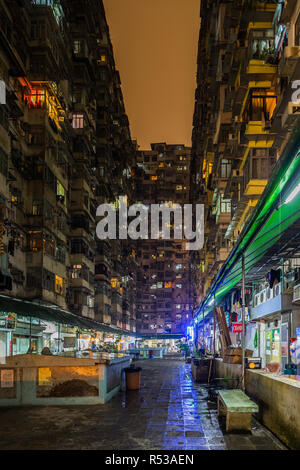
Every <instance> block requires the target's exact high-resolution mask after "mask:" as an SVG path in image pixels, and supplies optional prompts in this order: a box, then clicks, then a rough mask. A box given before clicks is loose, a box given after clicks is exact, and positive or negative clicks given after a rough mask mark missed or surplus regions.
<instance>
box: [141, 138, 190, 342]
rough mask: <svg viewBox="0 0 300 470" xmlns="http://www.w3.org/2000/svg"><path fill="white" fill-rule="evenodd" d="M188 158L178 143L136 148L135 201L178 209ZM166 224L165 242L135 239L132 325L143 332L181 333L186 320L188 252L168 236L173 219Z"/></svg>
mask: <svg viewBox="0 0 300 470" xmlns="http://www.w3.org/2000/svg"><path fill="white" fill-rule="evenodd" d="M190 158H191V149H190V148H187V147H185V146H184V145H170V144H166V143H155V144H151V150H147V151H139V152H138V155H137V170H136V185H137V188H136V189H137V200H138V201H140V202H141V203H142V204H144V205H146V206H148V207H150V205H151V204H164V203H168V204H170V207H172V206H173V204H180V206H181V207H182V208H183V207H184V204H188V203H189V198H190ZM170 222H171V223H170V229H171V232H170V240H162V239H160V240H153V239H152V240H150V239H149V240H140V241H139V245H138V251H137V259H138V262H139V266H140V268H139V269H138V274H137V327H138V330H139V331H140V332H141V333H143V334H146V335H147V334H148V335H149V334H150V335H151V334H152V335H153V334H158V335H159V334H164V333H165V334H166V333H167V334H170V333H171V334H183V335H185V333H186V327H187V325H189V323H190V321H191V307H192V305H191V300H190V252H189V251H187V250H186V240H185V239H184V238H183V239H178V240H176V239H174V233H173V229H174V219H173V220H172V219H170ZM161 223H162V220H161ZM149 230H150V228H149ZM149 238H150V234H149Z"/></svg>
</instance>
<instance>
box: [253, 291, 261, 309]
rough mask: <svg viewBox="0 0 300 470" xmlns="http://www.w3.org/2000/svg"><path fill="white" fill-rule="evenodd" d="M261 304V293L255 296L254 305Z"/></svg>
mask: <svg viewBox="0 0 300 470" xmlns="http://www.w3.org/2000/svg"><path fill="white" fill-rule="evenodd" d="M258 305H260V294H256V296H255V297H254V307H258Z"/></svg>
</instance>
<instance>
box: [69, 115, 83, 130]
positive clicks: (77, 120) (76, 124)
mask: <svg viewBox="0 0 300 470" xmlns="http://www.w3.org/2000/svg"><path fill="white" fill-rule="evenodd" d="M72 126H73V129H83V128H84V117H83V114H73V122H72Z"/></svg>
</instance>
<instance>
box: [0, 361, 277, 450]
mask: <svg viewBox="0 0 300 470" xmlns="http://www.w3.org/2000/svg"><path fill="white" fill-rule="evenodd" d="M138 364H139V365H140V366H141V367H142V369H143V370H142V381H141V385H142V386H141V390H140V391H136V392H127V393H125V392H120V393H119V394H118V395H117V396H116V397H115V398H113V399H112V400H111V401H110V402H109V403H108V404H106V405H97V406H76V407H75V406H69V407H65V406H64V407H57V406H56V407H36V408H17V409H12V408H10V409H0V449H105V450H126V449H128V450H134V449H148V450H160V449H163V450H202V449H203V450H225V449H232V450H240V449H241V450H243V449H244V450H279V449H284V448H285V447H284V446H283V445H282V444H281V443H280V442H279V441H278V440H277V439H276V438H275V437H274V436H273V435H272V434H271V433H270V432H269V431H267V430H266V429H265V428H264V427H263V426H261V425H260V424H259V423H257V422H256V421H255V420H253V429H252V433H251V434H226V433H225V431H224V423H222V422H219V419H218V416H217V406H216V402H215V401H214V400H212V399H211V398H210V396H211V395H209V389H208V387H207V386H202V385H198V384H195V383H193V380H192V377H191V372H190V368H191V366H190V365H189V364H185V363H184V362H183V361H182V360H178V359H177V360H170V359H168V360H166V359H153V360H145V361H141V362H139V363H138Z"/></svg>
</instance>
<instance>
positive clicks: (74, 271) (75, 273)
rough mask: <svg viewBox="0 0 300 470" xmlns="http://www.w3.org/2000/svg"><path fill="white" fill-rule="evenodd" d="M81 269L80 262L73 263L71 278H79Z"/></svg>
mask: <svg viewBox="0 0 300 470" xmlns="http://www.w3.org/2000/svg"><path fill="white" fill-rule="evenodd" d="M81 270H82V265H81V264H74V265H73V269H72V273H71V278H72V279H79V278H80V277H81Z"/></svg>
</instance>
